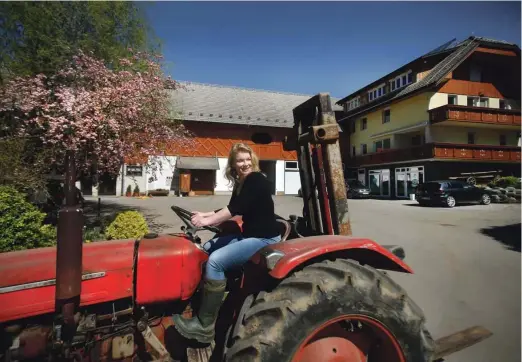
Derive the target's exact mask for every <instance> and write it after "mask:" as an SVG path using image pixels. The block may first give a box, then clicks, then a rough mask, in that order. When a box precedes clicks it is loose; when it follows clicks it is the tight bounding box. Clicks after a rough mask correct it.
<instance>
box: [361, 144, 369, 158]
mask: <svg viewBox="0 0 522 362" xmlns="http://www.w3.org/2000/svg"><path fill="white" fill-rule="evenodd" d="M361 153H362V154H363V155H365V154H367V153H368V148H367V146H366V144H365V143H364V144H362V145H361Z"/></svg>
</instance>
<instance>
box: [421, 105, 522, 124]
mask: <svg viewBox="0 0 522 362" xmlns="http://www.w3.org/2000/svg"><path fill="white" fill-rule="evenodd" d="M429 113H430V121H431V123H439V122H444V121H457V122H470V123H489V124H499V125H511V126H520V110H512V109H499V108H478V107H467V106H457V105H454V104H448V105H445V106H442V107H437V108H434V109H431V110H429Z"/></svg>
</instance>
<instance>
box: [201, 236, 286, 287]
mask: <svg viewBox="0 0 522 362" xmlns="http://www.w3.org/2000/svg"><path fill="white" fill-rule="evenodd" d="M279 241H281V236H280V235H277V236H275V237H273V238H270V239H265V238H243V237H242V236H241V235H226V236H221V237H217V238H215V239H212V240H209V241H208V242H207V243H205V244H204V245H203V248H204V249H205V250H206V251H207V252H208V253H209V254H210V256H209V258H208V262H207V267H206V278H207V279H212V280H225V279H226V277H225V272H226V271H230V270H232V269H235V268H237V267H239V266H241V265H243V264H245V263H246V262H247V261H248V260H249V259H250V258H251V257H252V256H253V255H254V254H255V253H257V252H258V251H259V250H261V249H263V248H264V247H265V246H267V245H270V244H275V243H277V242H279Z"/></svg>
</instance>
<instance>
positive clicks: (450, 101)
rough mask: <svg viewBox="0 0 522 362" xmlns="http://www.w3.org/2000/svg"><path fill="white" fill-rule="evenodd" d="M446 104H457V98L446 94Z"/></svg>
mask: <svg viewBox="0 0 522 362" xmlns="http://www.w3.org/2000/svg"><path fill="white" fill-rule="evenodd" d="M448 104H457V96H456V95H454V94H448Z"/></svg>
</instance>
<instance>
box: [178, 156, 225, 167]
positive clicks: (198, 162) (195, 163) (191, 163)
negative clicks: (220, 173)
mask: <svg viewBox="0 0 522 362" xmlns="http://www.w3.org/2000/svg"><path fill="white" fill-rule="evenodd" d="M176 168H178V169H184V170H219V162H218V159H217V158H215V157H178V159H177V160H176Z"/></svg>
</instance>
